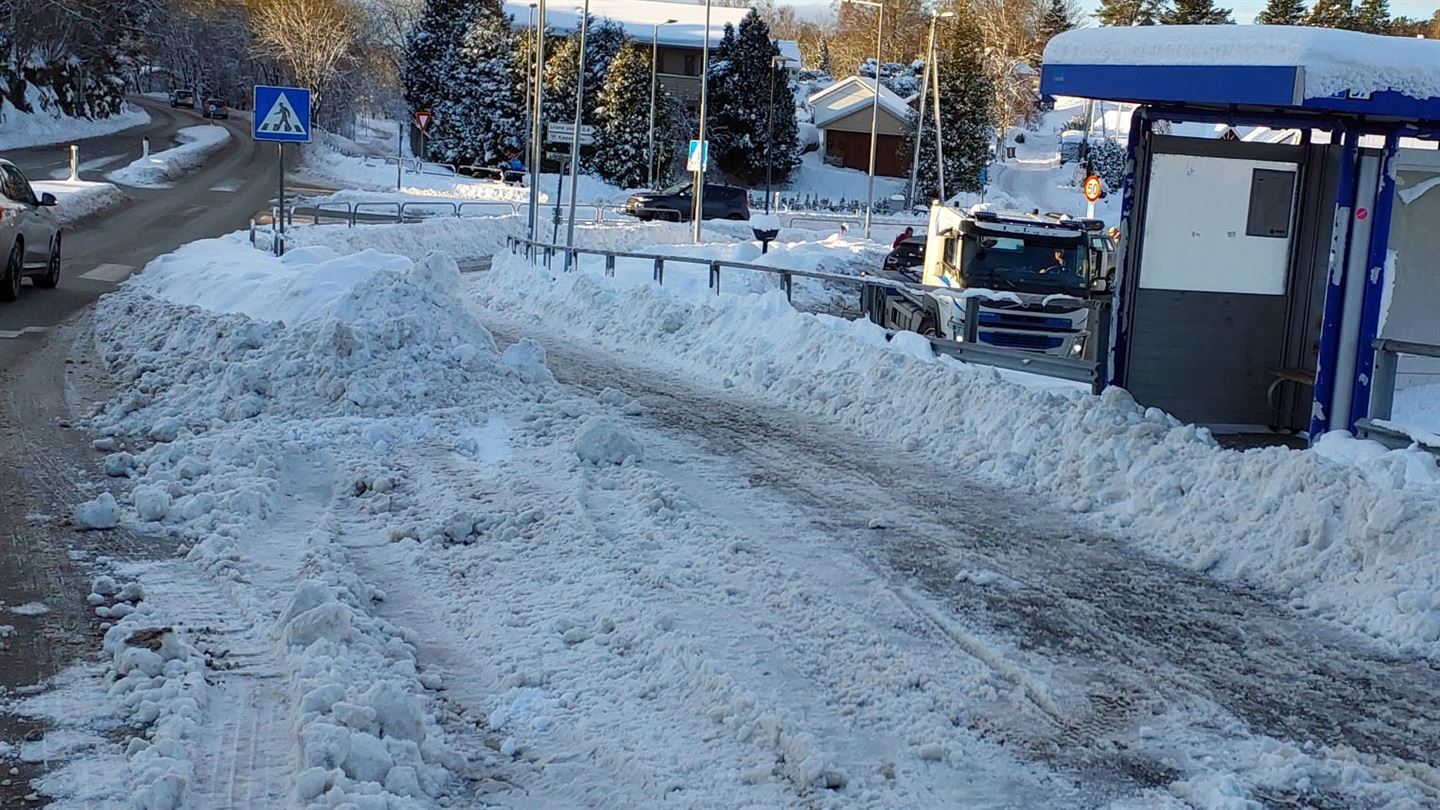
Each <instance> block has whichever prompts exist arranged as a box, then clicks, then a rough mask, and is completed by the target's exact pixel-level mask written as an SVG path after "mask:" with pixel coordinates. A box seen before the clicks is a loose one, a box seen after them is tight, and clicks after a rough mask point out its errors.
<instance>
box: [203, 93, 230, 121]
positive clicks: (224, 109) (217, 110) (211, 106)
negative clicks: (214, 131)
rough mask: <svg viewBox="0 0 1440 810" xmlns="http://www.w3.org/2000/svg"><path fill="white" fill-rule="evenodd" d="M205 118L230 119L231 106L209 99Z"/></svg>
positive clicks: (215, 99)
mask: <svg viewBox="0 0 1440 810" xmlns="http://www.w3.org/2000/svg"><path fill="white" fill-rule="evenodd" d="M205 117H206V118H227V119H228V118H229V117H230V105H229V104H226V103H225V102H224V101H222V100H220V99H218V98H207V99H205Z"/></svg>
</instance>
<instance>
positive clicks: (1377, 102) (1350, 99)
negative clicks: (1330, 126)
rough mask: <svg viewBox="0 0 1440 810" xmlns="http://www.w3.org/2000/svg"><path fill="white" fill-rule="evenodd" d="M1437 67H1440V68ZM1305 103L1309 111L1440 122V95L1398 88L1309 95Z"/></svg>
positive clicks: (1304, 105)
mask: <svg viewBox="0 0 1440 810" xmlns="http://www.w3.org/2000/svg"><path fill="white" fill-rule="evenodd" d="M1436 69H1437V70H1440V67H1437V68H1436ZM1301 106H1303V107H1304V108H1305V109H1307V110H1330V111H1333V112H1343V113H1355V114H1358V115H1368V116H1371V117H1380V118H1398V119H1402V120H1405V121H1440V98H1428V99H1417V98H1411V97H1410V96H1407V95H1404V94H1403V93H1397V92H1395V91H1394V90H1382V91H1380V92H1377V93H1373V94H1371V95H1370V96H1368V97H1359V96H1329V97H1324V98H1307V99H1305V101H1304V103H1303V104H1302V105H1301Z"/></svg>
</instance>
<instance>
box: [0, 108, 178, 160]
mask: <svg viewBox="0 0 1440 810" xmlns="http://www.w3.org/2000/svg"><path fill="white" fill-rule="evenodd" d="M149 121H150V114H149V113H147V112H145V111H144V110H142V109H140V108H138V107H131V106H129V105H126V107H125V109H124V110H123V111H122V112H121V113H120V114H119V115H114V116H111V117H109V118H98V119H94V120H91V119H86V118H70V117H68V116H64V115H51V114H49V113H45V112H40V113H22V112H20V111H19V110H17V109H15V107H14V106H13V105H11V104H10V102H9V101H3V102H0V150H5V149H22V148H24V147H27V146H44V145H46V144H52V143H64V142H67V141H76V140H80V139H81V138H94V137H96V136H99V135H109V134H111V133H113V132H119V131H121V130H124V129H129V128H131V127H138V126H140V125H141V124H146V123H149Z"/></svg>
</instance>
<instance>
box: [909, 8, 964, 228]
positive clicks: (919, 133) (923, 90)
mask: <svg viewBox="0 0 1440 810" xmlns="http://www.w3.org/2000/svg"><path fill="white" fill-rule="evenodd" d="M954 16H955V12H953V11H943V12H940V13H938V14H932V15H931V16H930V44H929V46H927V48H926V50H925V72H924V73H923V74H922V75H921V78H920V120H919V123H917V124H916V125H915V149H914V152H915V154H913V155H911V156H910V190H909V193H907V194H906V195H905V207H906V208H908V209H910V210H911V211H913V210H914V209H915V190H916V188H917V186H918V185H919V182H920V142H921V141H923V140H924V139H925V101H926V99H925V96H926V95H927V94H928V93H929V92H930V77H931V76H934V77H935V95H936V96H937V97H938V96H939V95H940V71H939V70H938V67H937V65H936V64H935V22H936V21H937V20H940V19H941V18H945V19H949V18H950V17H954ZM937 120H938V119H937ZM937 146H938V141H937Z"/></svg>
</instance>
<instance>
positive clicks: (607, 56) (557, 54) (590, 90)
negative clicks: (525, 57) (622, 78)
mask: <svg viewBox="0 0 1440 810" xmlns="http://www.w3.org/2000/svg"><path fill="white" fill-rule="evenodd" d="M625 41H626V39H625V31H624V29H622V28H621V27H620V26H619V25H617V24H615V23H614V22H611V21H610V20H597V19H595V18H594V17H591V18H590V22H589V25H588V27H587V29H586V31H585V98H584V100H583V102H582V106H581V110H582V114H581V121H582V123H585V124H592V125H593V124H594V123H595V108H596V107H598V106H599V103H600V102H599V98H600V89H601V88H602V87H603V86H604V84H605V73H606V71H608V70H609V68H610V62H611V61H612V60H613V59H614V58H615V55H616V54H618V53H619V52H620V49H621V47H623V46H624V45H625ZM579 57H580V32H579V30H576V31H575V32H574V33H572V34H571V35H570V36H568V37H566V38H564V39H561V40H554V41H551V42H549V43H548V44H547V46H546V48H545V98H544V108H545V109H544V120H545V121H547V122H550V121H562V122H565V123H574V122H575V92H576V78H577V77H578V75H579V68H580V64H579ZM521 92H522V93H523V92H524V88H523V86H522V87H521ZM591 151H592V150H591V148H590V147H584V149H583V151H582V153H581V161H582V162H583V163H584V164H585V166H586V170H587V171H589V170H591V169H593V167H592V166H591V165H590V163H589V155H590V152H591Z"/></svg>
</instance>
